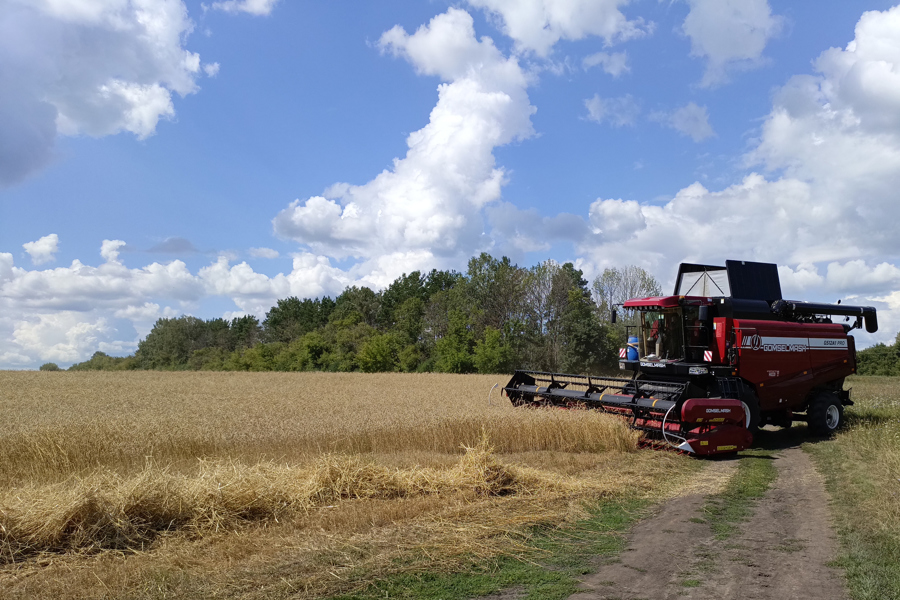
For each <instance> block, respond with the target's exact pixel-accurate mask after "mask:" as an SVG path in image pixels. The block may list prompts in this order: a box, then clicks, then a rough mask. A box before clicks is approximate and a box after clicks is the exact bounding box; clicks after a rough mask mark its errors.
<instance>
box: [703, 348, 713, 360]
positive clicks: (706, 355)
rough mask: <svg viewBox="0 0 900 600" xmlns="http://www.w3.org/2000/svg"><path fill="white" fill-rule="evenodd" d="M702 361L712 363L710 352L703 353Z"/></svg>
mask: <svg viewBox="0 0 900 600" xmlns="http://www.w3.org/2000/svg"><path fill="white" fill-rule="evenodd" d="M703 360H705V361H706V362H712V350H704V351H703Z"/></svg>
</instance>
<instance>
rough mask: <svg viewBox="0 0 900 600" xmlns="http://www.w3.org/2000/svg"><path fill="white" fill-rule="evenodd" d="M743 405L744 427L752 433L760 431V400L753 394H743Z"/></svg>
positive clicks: (746, 392)
mask: <svg viewBox="0 0 900 600" xmlns="http://www.w3.org/2000/svg"><path fill="white" fill-rule="evenodd" d="M741 405H742V406H743V407H744V425H745V426H746V427H747V430H748V431H749V432H750V433H756V432H757V431H759V418H760V416H759V400H757V399H756V394H754V393H753V392H748V391H744V393H743V394H741Z"/></svg>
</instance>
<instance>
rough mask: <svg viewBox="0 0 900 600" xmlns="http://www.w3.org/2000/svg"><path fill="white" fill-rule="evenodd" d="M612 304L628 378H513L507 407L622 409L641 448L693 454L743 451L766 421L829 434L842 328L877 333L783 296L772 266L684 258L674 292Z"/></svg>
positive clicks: (849, 356)
mask: <svg viewBox="0 0 900 600" xmlns="http://www.w3.org/2000/svg"><path fill="white" fill-rule="evenodd" d="M621 306H622V308H623V309H624V311H625V312H626V317H627V318H628V321H629V323H630V324H628V325H626V332H627V333H626V335H627V344H626V345H625V346H624V347H623V348H621V349H620V350H619V369H620V370H622V371H624V372H627V373H630V376H629V377H621V378H617V377H616V378H614V377H599V376H589V375H571V374H562V373H540V372H533V371H516V373H515V374H514V375H513V377H512V379H511V380H510V382H509V383H508V384H507V386H506V387H505V388H504V391H505V392H506V394H507V396H508V397H509V398H510V400H512V402H513V404H515V405H517V406H536V405H552V406H568V407H572V406H581V407H589V408H597V409H600V410H604V411H607V412H612V413H616V414H620V415H623V416H625V417H627V418H629V419H630V420H631V424H632V426H634V427H635V428H637V429H641V430H643V431H645V432H646V434H647V435H646V436H645V437H646V438H647V440H648V443H660V444H663V445H667V446H672V447H675V448H677V449H679V450H682V451H684V452H688V453H693V454H699V455H706V454H720V453H726V452H734V451H736V450H741V449H744V448H747V447H748V446H750V444H751V443H752V440H753V433H755V432H756V431H757V430H758V428H759V427H761V426H763V425H766V424H774V425H780V426H790V424H791V423H792V422H793V421H795V420H803V421H806V422H807V423H808V426H809V429H810V431H811V432H812V433H814V434H818V435H826V434H829V433H831V432H833V431H835V430H836V429H838V428H839V427H840V426H841V424H842V422H843V407H844V406H846V405H849V404H852V402H851V400H850V395H849V392H847V391H844V390H843V383H844V378H845V377H847V376H848V375H851V374H853V373H854V372H856V346H855V343H854V339H853V337H852V336H851V335H849V333H850V332H851V331H852V330H853V329H857V328H861V327H863V325H865V328H866V330H867V331H869V332H870V333H873V332H875V331H877V329H878V322H877V319H876V313H875V309H874V308H872V307H869V306H847V305H842V304H840V303H838V304H820V303H809V302H801V301H796V300H785V299H783V298H782V294H781V283H780V280H779V277H778V269H777V267H776V265H774V264H768V263H755V262H746V261H733V260H729V261H726V264H725V266H724V267H719V266H710V265H697V264H689V263H683V264H682V265H681V266H680V267H679V269H678V276H677V278H676V284H675V293H674V294H673V295H671V296H659V297H649V298H634V299H631V300H628V301H627V302H625V303H623V304H622V305H621ZM615 317H616V315H615V312H614V313H613V321H615ZM833 317H844V322H841V323H835V322H833V320H832V318H833Z"/></svg>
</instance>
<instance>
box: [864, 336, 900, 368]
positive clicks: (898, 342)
mask: <svg viewBox="0 0 900 600" xmlns="http://www.w3.org/2000/svg"><path fill="white" fill-rule="evenodd" d="M856 372H857V373H859V374H860V375H894V376H898V375H900V333H898V334H897V337H896V338H895V339H894V343H893V344H890V345H888V344H875V345H874V346H869V347H868V348H866V349H865V350H860V351H859V352H857V353H856Z"/></svg>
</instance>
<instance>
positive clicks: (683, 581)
mask: <svg viewBox="0 0 900 600" xmlns="http://www.w3.org/2000/svg"><path fill="white" fill-rule="evenodd" d="M774 460H775V466H776V468H777V469H778V479H777V480H776V482H775V484H774V486H773V487H772V488H771V489H770V490H769V491H768V493H767V494H766V495H765V496H764V497H763V498H762V499H761V500H760V501H759V503H758V504H757V506H756V509H755V513H754V515H753V517H752V518H751V519H750V521H748V522H746V523H743V524H742V525H741V527H740V533H737V534H735V535H734V536H732V537H731V538H729V539H727V540H716V539H714V536H713V534H712V532H711V531H710V528H709V526H708V525H707V524H706V523H703V522H698V521H699V519H698V517H702V513H701V508H702V507H703V504H704V497H703V496H700V495H693V496H687V497H683V498H678V499H676V500H672V501H670V502H668V503H666V504H665V505H663V507H662V509H661V510H660V511H659V513H658V514H657V515H656V516H654V517H652V518H650V519H648V520H645V521H643V522H641V523H640V524H638V525H637V526H636V527H635V528H634V530H632V532H631V534H630V536H629V542H628V546H627V548H626V550H625V552H623V553H622V555H621V557H620V560H619V561H617V562H613V563H609V564H605V565H602V566H601V567H600V568H599V570H598V572H597V573H595V574H594V575H591V576H589V577H588V578H587V579H586V580H585V581H584V582H583V584H582V586H581V589H582V590H583V591H581V592H579V593H577V594H575V595H574V596H571V597H570V600H601V599H609V600H612V599H621V600H637V599H641V598H647V599H653V600H662V599H667V598H678V599H679V600H694V599H696V600H701V599H702V600H706V599H711V598H716V599H723V600H727V599H738V598H739V599H741V600H776V599H777V600H784V599H785V598H791V599H795V600H801V599H810V600H812V599H815V600H844V599H846V598H847V592H846V589H845V587H844V582H843V577H842V576H841V573H840V571H838V570H836V569H833V568H830V567H828V566H826V565H827V563H828V562H829V561H831V560H833V559H834V557H835V555H836V549H837V543H836V540H835V538H834V534H833V532H832V530H831V526H830V522H831V519H830V513H829V508H828V497H827V495H826V493H825V487H824V483H823V480H822V477H821V475H819V473H818V472H817V471H816V470H815V468H814V467H813V465H812V462H811V461H810V459H809V457H808V456H807V455H806V453H805V452H803V451H802V450H800V449H799V448H790V449H787V450H782V451H780V452H778V453H777V454H776V458H775V459H774ZM722 464H727V463H712V464H711V465H710V467H709V468H722V467H721V466H720V465H722ZM691 519H694V520H693V521H692V520H691Z"/></svg>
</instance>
